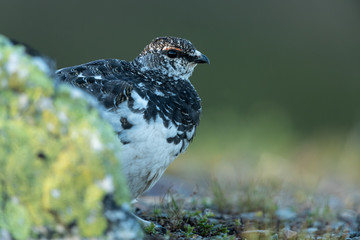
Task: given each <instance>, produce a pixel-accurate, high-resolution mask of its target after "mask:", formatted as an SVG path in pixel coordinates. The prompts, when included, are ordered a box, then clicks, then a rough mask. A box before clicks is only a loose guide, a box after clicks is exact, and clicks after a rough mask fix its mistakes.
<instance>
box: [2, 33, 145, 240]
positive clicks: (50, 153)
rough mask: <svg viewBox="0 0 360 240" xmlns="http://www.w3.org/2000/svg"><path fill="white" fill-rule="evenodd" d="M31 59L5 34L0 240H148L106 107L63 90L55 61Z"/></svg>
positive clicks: (80, 95)
mask: <svg viewBox="0 0 360 240" xmlns="http://www.w3.org/2000/svg"><path fill="white" fill-rule="evenodd" d="M28 53H29V51H27V49H25V48H24V47H23V46H21V45H13V44H12V43H11V42H10V41H9V40H8V39H7V38H5V37H4V36H1V35H0V103H1V104H0V166H1V172H0V236H7V234H8V235H9V236H10V237H11V238H12V239H28V238H39V237H42V238H52V237H54V238H55V237H56V238H59V237H71V236H74V237H76V238H80V239H82V238H89V237H91V238H93V237H101V236H108V237H109V238H112V239H139V238H141V234H142V233H141V231H140V228H139V225H138V224H137V223H136V222H134V219H133V217H132V216H130V214H128V211H129V207H126V206H128V205H127V203H128V202H129V198H130V195H129V192H128V189H127V186H126V182H125V179H124V177H123V176H122V174H121V166H120V158H119V156H120V152H119V151H120V148H121V147H120V142H119V140H118V139H117V137H116V136H115V134H114V133H113V129H112V128H111V126H110V125H109V124H108V123H107V122H105V121H104V120H103V119H101V117H100V115H99V113H98V110H97V108H98V107H99V106H97V105H96V103H95V101H93V99H91V98H90V97H89V96H88V95H86V94H85V93H83V92H81V91H80V90H74V89H72V88H70V87H67V86H64V85H58V86H56V87H55V86H54V82H53V81H52V79H51V75H49V73H50V74H51V73H52V72H53V69H52V68H51V66H49V64H48V62H47V61H45V60H44V58H42V57H41V56H34V55H33V56H31V55H29V54H28ZM105 199H108V202H109V201H110V202H111V204H108V203H107V204H105ZM109 199H110V200H109ZM110 206H111V207H110ZM121 214H122V215H121ZM114 215H116V216H117V217H115V218H114ZM120 215H121V217H120ZM126 221H129V223H128V224H127V222H126ZM116 226H117V227H116ZM120 226H121V227H120ZM123 226H127V227H126V228H127V230H128V231H127V232H126V234H127V235H126V236H125V235H123V236H120V235H119V232H122V233H123V234H125V233H124V231H122V230H121V229H120V228H123ZM119 230H121V231H119ZM129 231H132V234H130V233H129Z"/></svg>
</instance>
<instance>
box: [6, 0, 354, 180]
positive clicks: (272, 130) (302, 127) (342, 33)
mask: <svg viewBox="0 0 360 240" xmlns="http://www.w3.org/2000/svg"><path fill="white" fill-rule="evenodd" d="M0 33H2V34H5V35H6V36H8V37H11V38H14V39H17V40H18V41H21V42H25V43H27V44H29V45H31V46H33V47H34V48H36V49H38V50H39V51H40V52H42V53H44V54H47V55H48V56H50V57H52V58H54V59H55V60H56V62H57V66H58V67H59V68H60V67H65V66H70V65H76V64H80V63H85V62H88V61H91V60H95V59H100V58H120V59H126V60H131V59H133V58H134V57H136V55H137V54H138V53H140V51H141V50H142V49H143V47H144V46H145V45H146V44H147V43H149V42H150V41H151V40H152V39H153V38H155V37H157V36H164V35H173V36H180V37H184V38H187V39H189V40H191V41H192V42H193V43H194V44H195V46H196V47H197V48H198V49H199V50H200V51H202V52H203V53H204V54H206V55H207V56H208V57H209V59H210V60H211V64H210V65H206V66H204V65H201V66H198V67H197V68H196V71H195V73H194V75H193V76H192V78H191V81H192V83H193V84H194V85H195V87H196V89H197V90H198V92H199V94H200V96H201V98H202V104H203V115H202V121H201V124H200V127H199V129H198V132H197V136H196V138H195V140H194V143H193V144H192V145H190V147H189V150H188V151H187V153H185V154H184V155H182V156H181V157H180V159H177V160H176V161H175V162H174V163H173V164H172V165H171V167H170V168H169V170H168V171H167V173H168V174H172V175H177V176H179V177H181V178H186V179H197V178H200V177H201V178H202V179H206V178H207V177H216V178H224V179H243V178H251V177H255V178H268V177H269V178H279V179H281V180H286V181H291V180H294V181H297V182H301V183H306V184H310V185H313V186H317V185H319V184H320V182H321V181H324V180H326V181H328V180H330V181H341V182H346V183H351V184H353V185H355V186H359V182H360V181H359V180H360V3H359V1H355V0H353V1H352V0H349V1H336V0H318V1H292V0H282V1H267V0H258V1H239V0H229V1H216V0H206V1H205V0H198V1H190V0H183V1H177V2H172V1H165V0H161V1H145V0H141V1H140V0H139V1H114V0H112V1H95V0H88V1H68V0H66V1H49V0H38V1H26V0H18V1H3V2H2V3H1V6H0ZM204 176H205V177H204ZM205 181H206V180H205ZM195 182H196V181H195Z"/></svg>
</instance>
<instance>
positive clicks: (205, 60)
mask: <svg viewBox="0 0 360 240" xmlns="http://www.w3.org/2000/svg"><path fill="white" fill-rule="evenodd" d="M194 63H207V64H210V60H209V59H208V58H207V56H205V55H204V54H202V53H201V52H199V51H196V57H195V59H194Z"/></svg>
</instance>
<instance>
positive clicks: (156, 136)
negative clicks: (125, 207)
mask: <svg viewBox="0 0 360 240" xmlns="http://www.w3.org/2000/svg"><path fill="white" fill-rule="evenodd" d="M198 63H209V60H208V58H207V57H206V56H205V55H203V54H202V53H200V52H199V51H198V50H196V49H195V47H194V46H193V45H192V43H191V42H190V41H188V40H185V39H181V38H176V37H159V38H156V39H154V40H153V41H152V42H151V43H150V44H149V45H147V46H146V47H145V49H144V50H143V51H142V52H141V53H140V55H138V56H137V57H136V58H135V59H134V60H133V61H130V62H127V61H124V60H118V59H104V60H96V61H93V62H89V63H85V64H82V65H78V66H73V67H67V68H63V69H60V70H58V71H57V72H56V78H57V80H59V81H61V82H66V83H69V84H71V85H73V86H74V87H77V88H81V89H83V90H85V91H86V92H87V93H89V94H90V95H92V96H94V97H95V98H96V99H97V100H98V102H99V103H100V104H101V105H102V106H103V107H104V108H103V111H102V115H103V117H104V118H105V119H106V120H107V121H109V122H110V124H111V125H112V126H113V128H114V130H115V132H116V133H117V134H118V136H119V139H120V141H121V143H122V145H123V146H122V153H123V155H122V166H123V169H124V173H125V176H126V178H127V181H128V185H129V189H130V191H131V193H132V196H133V197H134V198H136V197H138V196H139V195H140V194H142V193H143V192H144V191H146V190H148V189H150V188H151V187H152V186H153V185H154V184H155V183H156V182H157V181H158V180H159V178H160V177H161V175H162V174H163V173H164V171H165V169H166V168H167V167H168V165H169V164H170V163H171V162H172V161H173V160H174V159H175V158H176V157H177V156H178V154H179V153H181V152H184V151H185V150H186V148H187V147H188V145H189V143H190V141H191V140H192V139H193V137H194V134H195V130H196V127H197V126H198V124H199V120H200V112H201V105H200V98H199V96H198V94H197V92H196V90H195V89H194V87H193V85H192V84H191V83H190V81H189V77H190V76H191V74H192V72H193V70H194V68H195V66H196V65H197V64H198Z"/></svg>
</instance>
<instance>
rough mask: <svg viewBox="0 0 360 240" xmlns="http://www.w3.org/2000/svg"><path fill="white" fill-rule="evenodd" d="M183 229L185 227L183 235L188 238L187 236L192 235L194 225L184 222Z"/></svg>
mask: <svg viewBox="0 0 360 240" xmlns="http://www.w3.org/2000/svg"><path fill="white" fill-rule="evenodd" d="M184 229H185V237H187V238H189V237H192V236H194V232H193V231H194V229H195V227H192V226H190V225H189V224H186V225H185V227H184Z"/></svg>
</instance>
